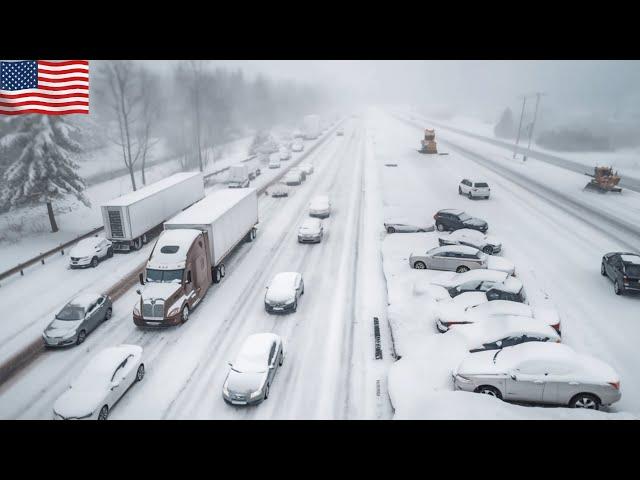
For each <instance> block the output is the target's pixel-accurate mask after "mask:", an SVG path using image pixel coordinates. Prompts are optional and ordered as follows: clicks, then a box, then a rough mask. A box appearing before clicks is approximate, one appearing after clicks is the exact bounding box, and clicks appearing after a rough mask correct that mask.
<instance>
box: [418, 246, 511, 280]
mask: <svg viewBox="0 0 640 480" xmlns="http://www.w3.org/2000/svg"><path fill="white" fill-rule="evenodd" d="M409 265H410V266H411V268H417V269H419V270H423V269H429V270H449V271H452V272H457V273H464V272H468V271H469V270H473V269H476V268H483V269H484V268H488V269H491V270H500V271H503V272H507V273H508V274H509V275H513V274H514V273H515V265H514V264H513V263H512V262H510V261H509V260H507V259H505V258H500V257H493V256H489V255H487V254H486V253H484V252H481V251H480V250H478V249H477V248H473V247H467V246H465V245H445V246H443V247H435V248H432V249H431V250H428V251H427V252H426V253H424V254H413V253H412V254H411V255H410V256H409Z"/></svg>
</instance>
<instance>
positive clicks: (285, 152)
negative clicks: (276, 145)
mask: <svg viewBox="0 0 640 480" xmlns="http://www.w3.org/2000/svg"><path fill="white" fill-rule="evenodd" d="M279 155H280V161H281V162H285V161H287V160H289V159H290V158H291V152H290V151H289V149H288V148H281V149H280V153H279Z"/></svg>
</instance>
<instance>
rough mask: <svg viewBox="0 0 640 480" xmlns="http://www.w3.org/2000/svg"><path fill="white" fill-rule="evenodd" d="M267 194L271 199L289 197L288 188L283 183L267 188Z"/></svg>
mask: <svg viewBox="0 0 640 480" xmlns="http://www.w3.org/2000/svg"><path fill="white" fill-rule="evenodd" d="M269 194H270V195H271V196H272V197H275V198H278V197H288V196H289V187H288V186H287V185H285V184H284V183H281V182H279V183H276V184H275V185H273V186H272V187H270V188H269Z"/></svg>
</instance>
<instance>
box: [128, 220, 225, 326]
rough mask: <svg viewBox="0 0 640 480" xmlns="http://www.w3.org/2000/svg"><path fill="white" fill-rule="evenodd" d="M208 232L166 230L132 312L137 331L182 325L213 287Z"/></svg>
mask: <svg viewBox="0 0 640 480" xmlns="http://www.w3.org/2000/svg"><path fill="white" fill-rule="evenodd" d="M208 242H209V238H208V235H207V232H203V231H201V230H196V229H180V230H165V231H163V232H162V233H161V235H160V237H159V238H158V241H157V243H156V245H155V247H154V248H153V251H152V252H151V255H150V256H149V261H148V262H147V267H146V269H145V272H144V273H141V274H140V282H141V283H142V284H143V287H142V289H140V290H138V292H139V293H140V298H139V300H138V302H137V303H136V305H135V306H134V309H133V322H134V323H135V324H136V325H137V326H139V327H154V326H156V327H160V326H170V325H177V324H180V323H183V322H185V321H186V320H187V319H188V317H189V313H190V311H191V310H193V309H194V308H195V306H196V305H197V304H198V303H199V302H200V300H202V297H204V295H205V293H206V292H207V290H208V288H209V286H210V285H211V283H212V276H211V258H210V254H209V250H210V249H209V245H208Z"/></svg>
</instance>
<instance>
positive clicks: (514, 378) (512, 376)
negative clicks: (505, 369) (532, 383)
mask: <svg viewBox="0 0 640 480" xmlns="http://www.w3.org/2000/svg"><path fill="white" fill-rule="evenodd" d="M510 375H511V380H516V381H518V376H517V375H516V374H515V372H511V374H510Z"/></svg>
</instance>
